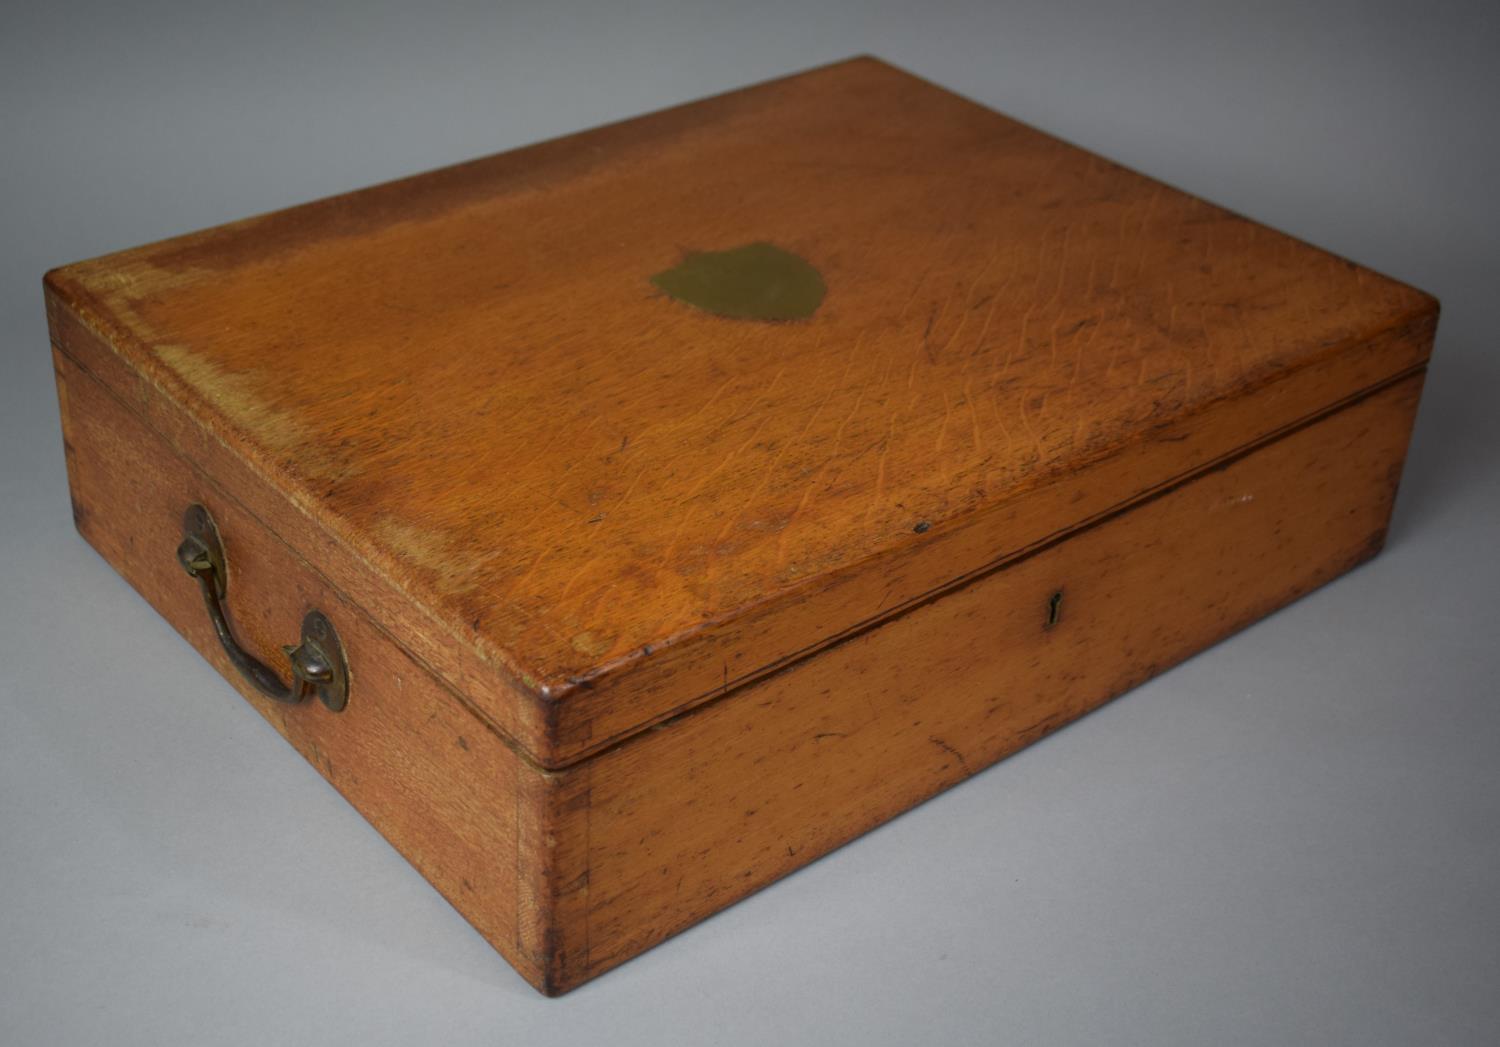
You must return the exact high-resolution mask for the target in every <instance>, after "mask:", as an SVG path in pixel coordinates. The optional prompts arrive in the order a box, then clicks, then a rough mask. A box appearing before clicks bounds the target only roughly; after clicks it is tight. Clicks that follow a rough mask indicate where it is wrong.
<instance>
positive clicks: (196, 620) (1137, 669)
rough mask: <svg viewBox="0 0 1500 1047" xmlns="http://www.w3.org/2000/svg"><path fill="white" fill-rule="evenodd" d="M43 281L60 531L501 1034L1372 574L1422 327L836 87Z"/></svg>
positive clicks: (1105, 192) (989, 134) (1116, 187)
mask: <svg viewBox="0 0 1500 1047" xmlns="http://www.w3.org/2000/svg"><path fill="white" fill-rule="evenodd" d="M45 290H46V304H47V311H48V318H49V322H50V330H51V337H52V344H53V349H54V355H55V360H56V366H57V378H58V389H59V395H60V398H61V403H62V420H63V429H64V437H65V442H66V447H67V459H68V469H69V477H70V485H71V491H72V498H73V503H74V518H75V520H76V521H77V525H78V528H79V530H80V531H81V532H82V533H83V535H84V537H85V538H86V539H87V540H88V541H89V542H90V543H92V544H93V545H94V547H95V548H96V549H98V550H99V552H100V553H101V554H102V555H103V556H104V557H105V558H106V559H107V560H108V561H109V562H110V563H111V564H112V565H114V567H115V568H116V569H118V570H119V571H120V572H121V573H122V574H123V575H124V576H125V577H126V578H127V579H128V580H129V581H130V583H131V584H132V585H133V586H135V588H136V589H138V590H139V591H140V592H141V594H142V595H143V596H145V598H146V599H147V600H148V601H149V602H150V603H151V604H152V605H153V606H154V607H155V608H156V609H157V610H158V611H159V612H160V613H161V614H162V615H164V616H165V617H166V618H167V619H168V620H169V621H170V622H171V623H172V624H173V625H174V626H175V627H176V628H177V629H178V630H179V631H180V632H181V633H182V635H183V636H185V637H186V638H187V639H188V641H189V642H191V643H192V644H193V646H195V647H196V648H197V649H198V651H199V652H200V653H201V654H202V655H203V656H204V657H205V658H207V659H209V660H210V661H211V662H212V663H213V664H214V665H215V666H217V667H218V668H219V669H220V670H221V671H222V673H223V674H224V676H225V678H226V679H228V680H229V681H230V683H232V684H233V685H234V686H235V687H236V688H238V689H239V690H240V691H241V692H242V693H243V694H244V696H245V697H246V698H248V699H249V700H250V702H252V703H253V704H254V705H255V707H256V708H257V709H258V710H259V711H260V712H261V714H262V715H264V716H265V717H266V719H268V720H269V721H270V722H271V724H272V725H274V726H275V728H276V729H277V730H278V731H279V732H280V733H281V734H282V735H284V736H285V737H286V739H287V740H288V741H289V742H291V744H292V745H294V746H295V747H296V748H297V749H298V750H299V751H300V752H301V753H302V754H303V755H304V756H305V757H306V758H307V759H308V760H309V761H311V762H312V764H313V765H314V766H315V767H316V768H317V769H318V770H319V771H320V772H321V773H322V774H323V775H324V776H325V777H326V778H327V779H328V781H329V782H331V783H332V784H333V786H334V787H335V788H336V789H338V790H339V791H340V792H341V793H342V794H343V795H344V796H346V797H347V798H348V799H349V801H350V803H352V804H353V805H354V806H355V807H356V808H357V809H358V810H359V811H360V812H361V813H362V814H363V815H364V816H365V817H366V818H368V819H369V820H370V821H371V822H372V823H373V824H374V825H375V826H376V828H378V829H379V831H380V832H381V833H382V834H384V836H385V837H386V838H387V839H389V840H390V842H391V843H392V844H393V845H394V846H395V847H396V848H397V849H398V850H399V851H400V852H401V853H402V854H403V855H405V856H406V857H407V858H408V859H409V860H410V861H411V862H412V863H413V864H414V865H415V866H416V867H417V868H418V869H419V870H421V872H422V874H423V875H424V876H425V877H427V878H428V879H429V880H430V881H431V882H432V883H433V885H434V886H436V887H437V889H438V890H439V891H441V892H442V893H443V895H444V896H445V897H447V898H448V899H449V900H450V901H451V902H452V903H453V905H454V906H456V907H457V908H458V910H459V911H460V912H462V913H463V914H464V916H465V917H467V918H468V919H469V920H470V921H471V922H472V923H473V925H474V926H475V927H476V928H477V929H478V930H479V932H480V933H481V934H482V935H484V937H485V938H486V939H488V940H489V941H490V942H491V943H492V944H493V945H494V947H495V948H496V949H498V950H499V951H500V953H501V954H503V955H504V956H505V958H506V959H507V960H509V961H510V962H511V963H512V964H513V965H514V966H515V967H516V969H517V970H519V971H520V972H521V973H522V974H523V975H524V976H525V977H526V978H527V979H528V980H530V981H531V982H532V983H533V984H534V985H535V986H537V987H538V988H539V989H541V990H542V991H544V992H547V993H559V992H563V991H566V990H568V989H570V988H572V987H574V986H576V985H578V984H579V983H581V982H583V981H585V980H587V979H589V978H591V977H593V976H594V975H596V974H599V973H600V972H602V971H605V970H608V969H609V968H611V967H614V966H615V965H617V964H619V963H621V962H623V961H625V960H627V959H629V958H630V957H632V956H634V955H636V954H638V953H640V952H641V951H642V950H643V949H646V948H648V947H649V946H651V945H653V944H655V943H657V942H660V941H661V940H662V939H664V938H666V937H668V936H669V935H671V934H673V933H674V932H676V931H679V930H681V929H683V928H685V927H687V926H688V925H690V924H692V923H694V922H695V921H697V920H700V919H702V918H703V917H705V916H706V915H708V914H710V913H712V912H714V911H716V910H718V909H721V908H723V907H724V906H726V905H729V904H730V903H732V902H734V901H736V900H737V899H740V898H742V897H744V896H745V895H747V894H749V893H750V892H752V891H754V890H756V889H757V888H759V887H761V886H764V885H765V884H767V883H770V882H771V881H773V880H775V879H776V878H778V877H780V876H783V875H785V874H786V873H788V872H791V871H792V870H794V869H796V868H798V867H799V866H801V865H803V864H805V863H807V862H809V861H811V860H812V859H814V858H816V857H818V856H819V855H822V854H825V853H827V852H828V851H829V850H831V849H832V848H835V847H837V846H839V845H840V844H842V843H844V842H846V841H847V840H849V839H851V838H852V837H854V836H856V835H858V834H859V833H861V832H864V831H865V830H867V829H870V828H871V827H873V826H875V825H878V824H880V823H881V822H883V821H885V820H887V819H889V818H891V817H893V816H895V815H896V814H898V813H899V812H901V811H904V810H906V809H907V808H909V807H912V806H913V805H915V804H917V803H919V802H921V801H922V800H923V799H925V798H927V797H929V796H932V795H933V794H934V793H936V792H938V791H939V790H942V789H944V788H945V787H947V786H950V785H953V784H954V783H956V782H958V781H960V780H962V779H963V778H965V777H967V776H968V775H971V774H973V773H975V772H976V771H978V770H980V769H981V768H983V767H985V766H986V765H988V764H990V763H993V762H994V761H996V760H998V759H1000V758H1001V757H1003V756H1005V755H1006V754H1008V753H1010V752H1013V751H1015V750H1016V749H1018V748H1020V747H1021V746H1024V745H1026V744H1028V743H1030V742H1033V741H1035V740H1037V739H1038V738H1041V737H1042V736H1043V735H1045V734H1047V733H1048V732H1050V731H1053V730H1055V729H1056V728H1058V727H1060V726H1062V725H1064V724H1066V723H1067V722H1069V721H1070V720H1072V719H1074V718H1076V717H1078V716H1079V715H1081V714H1083V713H1084V712H1086V711H1088V710H1089V709H1091V708H1093V707H1095V706H1097V705H1099V704H1100V703H1102V702H1104V701H1105V700H1107V699H1109V698H1110V697H1112V696H1114V695H1117V694H1119V693H1120V692H1121V691H1124V690H1126V689H1127V688H1129V687H1131V686H1132V685H1134V684H1136V683H1139V682H1141V681H1142V680H1145V679H1147V678H1148V677H1150V676H1151V675H1153V674H1154V673H1157V672H1160V671H1161V670H1163V669H1164V668H1166V667H1167V666H1170V665H1172V664H1173V663H1175V662H1178V661H1180V660H1181V659H1183V658H1185V657H1187V656H1189V655H1191V654H1192V653H1194V652H1196V651H1198V650H1200V649H1202V648H1204V647H1205V646H1207V645H1209V644H1211V643H1213V642H1214V641H1216V640H1218V639H1220V638H1221V637H1224V636H1226V635H1227V634H1229V633H1231V632H1233V631H1234V630H1236V629H1239V628H1241V627H1242V626H1244V625H1246V624H1248V623H1249V622H1252V621H1254V620H1255V619H1257V618H1259V617H1261V616H1263V615H1265V614H1267V613H1268V612H1270V611H1272V610H1274V609H1275V608H1277V607H1279V606H1281V605H1282V604H1285V603H1286V602H1288V601H1289V600H1292V599H1294V598H1295V597H1297V596H1298V595H1300V594H1302V593H1306V592H1307V591H1308V590H1310V589H1312V588H1313V587H1315V586H1317V585H1320V584H1322V583H1323V582H1326V581H1328V580H1329V579H1331V578H1333V577H1335V576H1336V575H1338V574H1339V573H1341V572H1343V571H1345V570H1348V569H1349V568H1350V567H1352V566H1354V565H1355V564H1358V563H1359V562H1361V561H1362V560H1364V559H1366V558H1368V557H1370V556H1372V555H1373V554H1374V553H1375V552H1376V551H1377V550H1378V549H1379V548H1380V545H1381V542H1382V539H1383V537H1384V533H1385V528H1386V523H1387V519H1388V517H1389V514H1390V510H1391V504H1392V499H1393V497H1394V494H1395V490H1396V484H1397V480H1398V478H1399V475H1400V472H1401V466H1402V461H1403V458H1404V456H1405V452H1406V445H1407V439H1408V435H1409V433H1410V430H1411V425H1412V419H1413V415H1414V413H1415V411H1416V408H1417V399H1418V395H1419V392H1420V390H1421V386H1422V378H1423V373H1424V368H1425V365H1426V361H1427V358H1428V353H1429V350H1430V347H1431V344H1432V338H1433V332H1434V328H1435V326H1436V321H1437V303H1436V302H1435V301H1434V300H1433V299H1432V298H1430V297H1429V296H1427V295H1425V294H1422V293H1421V292H1419V291H1416V290H1413V289H1412V288H1410V287H1407V286H1404V285H1402V284H1400V283H1397V282H1395V281H1393V280H1390V279H1387V278H1385V277H1382V276H1379V275H1377V274H1376V273H1373V272H1371V271H1369V270H1367V269H1364V268H1361V267H1359V266H1357V265H1354V264H1352V263H1350V262H1347V261H1345V260H1343V259H1341V258H1337V257H1335V256H1333V255H1331V254H1328V253H1326V252H1324V251H1321V250H1318V249H1316V248H1313V247H1310V246H1308V245H1306V244H1303V243H1300V242H1298V241H1297V240H1294V239H1292V238H1290V237H1288V236H1284V235H1282V234H1280V233H1277V232H1274V231H1272V230H1270V229H1267V228H1265V227H1263V226H1260V225H1256V224H1255V223H1253V222H1250V221H1247V220H1246V219H1244V218H1241V217H1239V216H1237V215H1234V214H1231V213H1229V212H1227V211H1225V210H1223V209H1221V208H1218V207H1215V206H1213V205H1211V204H1207V203H1204V202H1203V201H1201V200H1198V199H1195V198H1193V197H1191V196H1188V195H1186V194H1185V193H1182V192H1178V191H1176V190H1174V189H1171V188H1169V187H1167V186H1165V185H1162V184H1160V183H1158V182H1155V181H1153V180H1151V179H1149V178H1146V177H1143V176H1141V175H1138V174H1136V173H1134V172H1132V171H1129V170H1126V169H1124V168H1121V167H1119V166H1117V165H1115V164H1113V163H1110V162H1109V161H1107V160H1103V159H1100V158H1099V157H1097V156H1093V155H1090V154H1088V153H1086V152H1083V151H1082V150H1080V149H1077V148H1075V147H1073V146H1070V145H1067V144H1065V143H1063V142H1060V141H1058V140H1057V139H1054V138H1051V137H1049V136H1047V135H1045V134H1042V133H1040V132H1038V131H1035V130H1033V129H1031V128H1029V127H1026V126H1023V125H1022V124H1019V123H1016V122H1014V121H1012V120H1009V119H1007V118H1005V117H1003V116H1000V115H998V114H996V113H994V112H991V111H990V110H987V109H985V108H983V107H981V106H979V105H977V104H975V103H973V102H970V101H967V100H965V99H963V98H960V97H958V96H956V95H953V94H950V93H949V92H947V91H944V90H942V89H940V88H937V87H934V86H932V85H931V84H928V83H926V82H924V81H922V80H919V79H916V78H915V77H913V76H910V75H908V74H906V73H903V72H901V71H898V70H896V69H893V68H892V67H890V66H888V65H885V64H883V63H881V62H879V61H876V60H873V59H867V58H866V59H856V60H853V61H849V62H843V63H840V64H837V65H832V66H828V67H825V68H820V69H816V70H813V71H811V72H808V73H804V74H801V75H798V76H793V77H789V78H786V79H782V80H777V81H774V82H771V83H766V84H762V85H759V86H756V87H751V88H748V89H745V90H740V91H735V92H733V93H730V94H725V95H720V96H718V97H714V98H710V99H707V100H705V101H700V102H696V103H693V104H691V105H685V106H681V107H679V108H675V109H669V110H666V111H664V112H659V113H655V114H652V115H649V116H644V117H641V118H639V119H635V120H628V121H626V122H624V123H619V124H615V125H612V126H608V127H603V128H599V129H597V130H593V131H588V132H585V133H582V134H576V135H572V136H570V137H566V138H561V139H557V140H554V141H549V142H544V143H542V144H540V145H534V146H530V147H528V148H524V149H519V150H515V151H513V152H508V153H503V154H500V155H498V156H492V157H488V158H485V159H481V160H475V161H473V162H470V163H464V164H460V165H458V166H455V167H448V168H445V169H441V170H436V171H432V172H430V173H427V174H422V175H418V176H416V177H413V178H408V179H405V180H402V181H397V182H392V183H389V184H385V185H378V186H375V187H373V188H369V189H364V190H360V191H358V192H354V193H350V194H348V195H344V196H336V197H333V198H330V199H326V200H320V201H317V202H315V203H310V204H305V205H302V206H299V207H293V208H291V209H289V210H285V211H280V212H276V213H274V214H268V215H264V216H262V217H258V218H251V219H248V220H245V221H240V222H235V223H232V224H229V225H224V226H220V227H218V228H215V229H210V230H207V231H205V232H200V233H194V234H192V235H188V236H180V237H177V238H175V239H171V240H165V241H162V242H160V243H155V244H151V245H149V246H146V247H140V248H136V249H134V250H128V251H122V252H120V253H117V254H112V255H109V256H106V257H103V258H99V259H95V260H93V261H87V262H80V263H78V264H75V265H71V266H67V267H65V268H61V269H57V270H55V271H53V272H51V273H49V274H47V277H46V280H45ZM125 700H128V697H127V698H126V699H125Z"/></svg>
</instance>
